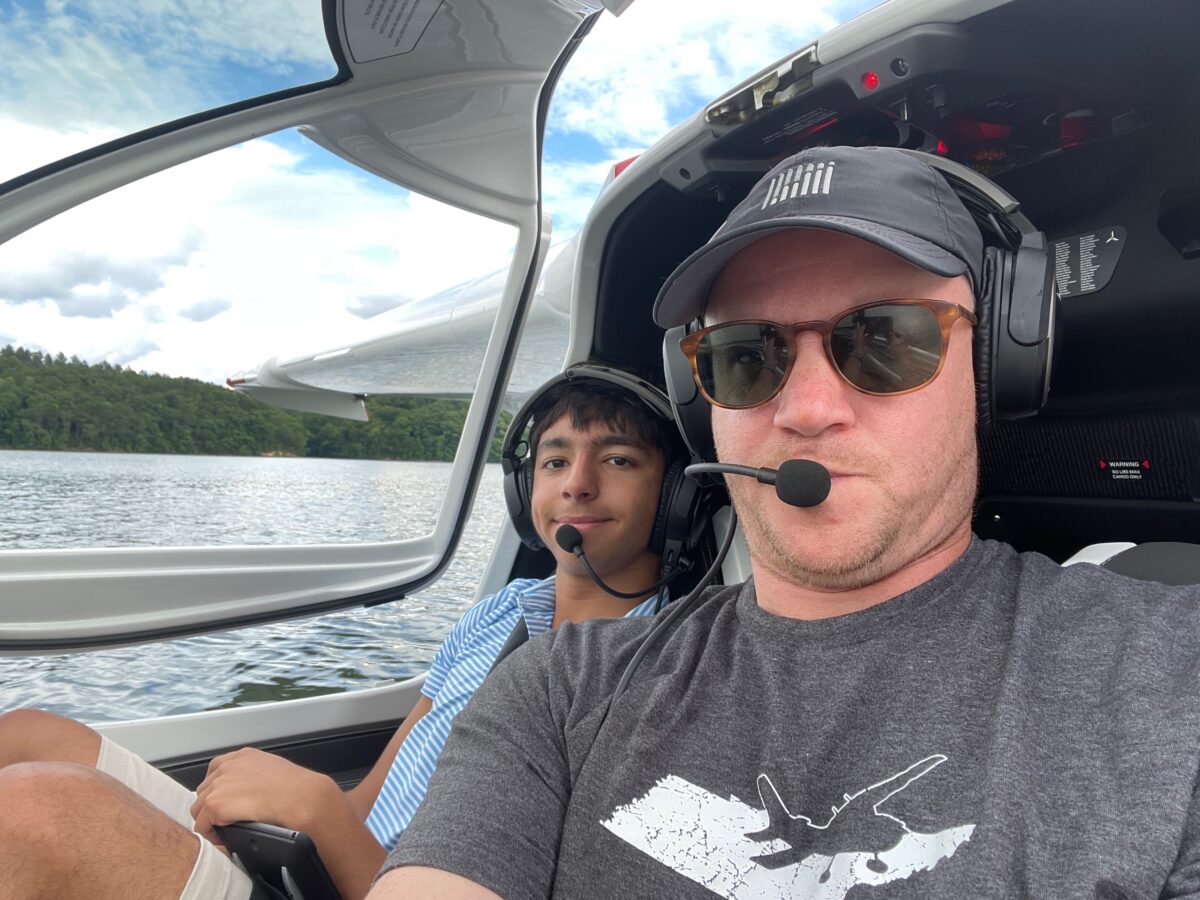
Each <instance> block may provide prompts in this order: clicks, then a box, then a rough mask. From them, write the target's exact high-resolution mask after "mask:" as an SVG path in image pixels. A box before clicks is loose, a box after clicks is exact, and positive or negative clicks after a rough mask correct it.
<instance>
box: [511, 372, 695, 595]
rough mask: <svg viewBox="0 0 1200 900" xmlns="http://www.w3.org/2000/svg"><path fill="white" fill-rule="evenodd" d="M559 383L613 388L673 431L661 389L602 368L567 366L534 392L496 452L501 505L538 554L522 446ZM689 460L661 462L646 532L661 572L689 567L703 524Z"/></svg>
mask: <svg viewBox="0 0 1200 900" xmlns="http://www.w3.org/2000/svg"><path fill="white" fill-rule="evenodd" d="M563 384H571V385H593V386H599V387H603V388H607V389H609V390H610V391H612V390H615V391H616V392H618V393H620V394H622V395H626V396H628V398H629V402H631V403H637V404H640V405H641V406H643V407H645V408H646V409H647V410H649V412H650V413H651V414H652V415H653V416H654V417H655V418H656V419H658V420H661V422H662V425H663V427H664V428H667V429H669V430H673V429H674V427H675V418H674V415H673V414H672V411H671V403H670V401H669V400H668V399H667V397H666V396H665V395H664V394H663V392H662V391H660V390H659V389H658V388H656V387H655V386H654V385H652V384H650V383H649V382H647V381H643V380H642V379H640V378H638V377H636V376H634V375H630V374H629V373H627V372H622V371H620V370H618V369H610V368H608V367H607V366H599V365H593V364H587V363H585V364H580V365H575V366H571V367H570V368H568V369H567V370H566V371H564V372H563V373H562V374H561V375H558V376H556V377H554V378H552V379H550V381H548V382H546V383H545V384H544V385H542V386H541V387H540V388H539V389H538V390H537V391H535V392H534V393H533V395H532V396H531V397H529V399H528V400H526V401H525V403H524V404H523V405H522V406H521V408H520V409H519V410H518V411H517V413H516V415H514V416H513V419H512V422H511V423H510V424H509V426H508V432H507V433H506V434H505V436H504V444H503V447H502V449H501V451H500V465H501V468H502V469H503V471H504V502H505V504H506V505H507V506H508V514H509V516H511V517H512V522H513V526H514V527H515V528H516V530H517V534H518V535H519V536H520V538H521V540H522V541H524V543H525V545H526V546H527V547H530V548H531V549H533V550H540V549H541V548H542V547H544V546H545V543H544V542H543V541H542V539H541V538H540V537H539V536H538V533H537V530H536V529H535V528H534V527H533V516H532V507H531V500H532V497H533V455H534V448H532V447H530V446H529V444H528V443H527V435H526V432H527V431H528V428H529V425H530V423H531V421H532V420H533V418H534V416H535V415H536V414H537V413H538V412H540V407H541V406H542V405H543V403H544V401H545V398H546V394H547V393H548V392H549V391H551V390H553V389H554V388H556V387H558V386H560V385H563ZM672 443H676V442H672ZM689 462H690V459H689V458H688V457H687V456H686V454H685V453H684V452H683V448H682V447H680V449H679V452H676V453H675V454H674V456H672V457H670V458H668V459H666V460H664V463H665V466H664V469H663V481H662V489H661V491H660V492H659V499H658V511H657V513H656V514H655V516H654V527H653V528H652V529H651V532H650V549H651V550H652V551H653V552H654V553H655V554H656V555H658V556H660V557H661V558H662V566H663V570H664V571H667V570H669V569H671V568H676V567H678V568H680V569H683V568H687V567H688V565H689V564H690V562H691V560H690V554H691V552H692V550H693V549H694V548H695V545H696V543H697V541H698V540H699V538H700V536H701V535H702V534H703V532H704V528H705V526H706V525H707V523H708V510H707V502H706V500H705V497H706V495H707V493H708V492H707V491H706V489H705V488H703V487H702V486H701V485H700V484H699V483H698V482H696V481H695V480H694V479H692V478H688V477H687V476H685V475H684V474H683V470H684V468H685V467H686V466H687V465H688V463H689Z"/></svg>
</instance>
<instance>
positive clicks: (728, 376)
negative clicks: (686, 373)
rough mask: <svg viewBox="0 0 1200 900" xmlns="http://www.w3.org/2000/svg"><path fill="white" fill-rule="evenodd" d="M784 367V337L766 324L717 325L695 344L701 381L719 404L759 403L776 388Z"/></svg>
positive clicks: (785, 370) (735, 405)
mask: <svg viewBox="0 0 1200 900" xmlns="http://www.w3.org/2000/svg"><path fill="white" fill-rule="evenodd" d="M787 368H788V346H787V338H786V337H785V336H784V335H783V333H782V332H781V331H780V330H779V329H778V328H777V327H776V326H774V325H770V324H767V323H760V322H741V323H738V322H733V323H730V324H729V325H723V326H719V327H717V328H714V329H713V330H712V331H710V332H708V333H707V334H705V335H704V337H702V338H701V339H700V342H699V344H697V346H696V370H697V372H698V373H699V376H700V384H701V386H702V387H703V388H704V392H705V393H706V394H708V396H709V397H710V398H712V399H713V400H715V401H716V402H717V403H719V404H721V405H722V406H732V407H746V406H754V405H756V404H758V403H762V402H763V401H765V400H767V399H768V398H769V397H770V396H771V395H772V394H774V393H775V391H776V390H778V388H779V385H780V384H782V383H783V377H784V374H785V373H786V372H787Z"/></svg>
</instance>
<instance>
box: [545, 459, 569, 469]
mask: <svg viewBox="0 0 1200 900" xmlns="http://www.w3.org/2000/svg"><path fill="white" fill-rule="evenodd" d="M566 464H567V461H566V460H565V459H547V460H545V461H544V462H543V463H542V468H543V469H561V468H562V467H563V466H565V465H566Z"/></svg>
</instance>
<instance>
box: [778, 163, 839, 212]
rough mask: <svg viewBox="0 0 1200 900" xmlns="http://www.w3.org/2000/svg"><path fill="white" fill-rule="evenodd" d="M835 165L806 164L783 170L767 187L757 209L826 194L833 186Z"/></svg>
mask: <svg viewBox="0 0 1200 900" xmlns="http://www.w3.org/2000/svg"><path fill="white" fill-rule="evenodd" d="M835 165H837V163H832V162H830V163H823V162H819V163H808V164H807V165H801V166H791V167H789V168H787V169H784V170H783V171H782V172H780V173H779V174H778V175H776V176H775V177H774V178H772V179H771V182H770V184H768V185H767V195H766V197H764V198H763V202H762V206H760V207H759V209H766V208H767V207H768V206H774V205H775V204H776V203H778V202H779V201H780V200H789V199H795V198H796V197H811V196H813V195H815V194H828V193H829V187H830V185H831V184H833V167H834V166H835Z"/></svg>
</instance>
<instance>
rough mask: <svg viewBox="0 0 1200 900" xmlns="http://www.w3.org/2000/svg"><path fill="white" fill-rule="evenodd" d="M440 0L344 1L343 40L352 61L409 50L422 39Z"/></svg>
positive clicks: (363, 60) (385, 56)
mask: <svg viewBox="0 0 1200 900" xmlns="http://www.w3.org/2000/svg"><path fill="white" fill-rule="evenodd" d="M441 5H442V0H347V2H346V3H345V4H344V5H343V7H342V16H343V24H344V26H345V33H346V43H347V44H349V45H350V55H351V56H352V57H353V58H354V61H355V62H360V63H364V62H371V61H373V60H376V59H385V58H387V57H389V56H399V55H400V54H402V53H408V52H409V51H410V50H412V49H413V48H414V47H415V46H417V42H418V41H419V40H420V39H421V35H422V34H424V32H425V29H426V28H427V27H428V26H429V22H430V21H431V20H432V19H433V15H434V13H436V12H437V11H438V7H440V6H441Z"/></svg>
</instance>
